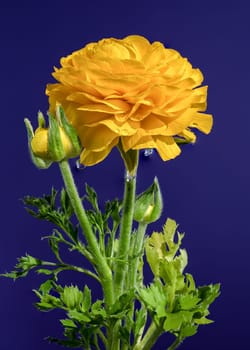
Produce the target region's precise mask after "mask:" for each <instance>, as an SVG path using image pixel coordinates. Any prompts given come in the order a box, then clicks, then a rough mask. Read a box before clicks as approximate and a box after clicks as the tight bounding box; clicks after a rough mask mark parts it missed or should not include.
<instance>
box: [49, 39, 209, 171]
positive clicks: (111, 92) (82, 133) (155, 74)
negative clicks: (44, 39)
mask: <svg viewBox="0 0 250 350" xmlns="http://www.w3.org/2000/svg"><path fill="white" fill-rule="evenodd" d="M53 76H54V78H55V79H56V80H57V81H58V83H55V84H48V86H47V89H46V93H47V95H48V96H49V102H50V108H51V110H54V109H55V105H56V103H57V102H59V103H60V104H61V105H62V106H63V108H64V110H65V113H66V115H67V118H68V119H69V121H70V122H71V123H72V125H73V126H74V127H75V128H76V130H77V133H78V135H79V138H80V140H81V144H82V146H83V151H82V153H81V163H83V164H85V165H94V164H96V163H98V162H100V161H102V160H103V159H104V158H105V157H106V156H107V155H108V154H109V152H110V151H111V149H112V148H113V147H115V146H117V145H118V143H119V144H121V145H122V148H123V150H124V152H127V151H129V150H139V149H144V148H154V149H156V150H157V151H158V153H159V155H160V157H161V158H162V159H163V160H164V161H166V160H169V159H173V158H175V157H176V156H178V155H179V154H180V148H179V146H178V144H177V138H178V139H180V138H181V139H184V140H186V141H188V142H195V138H196V137H195V134H194V133H193V132H192V131H191V130H190V128H197V129H199V130H200V131H202V132H204V133H209V132H210V130H211V127H212V116H211V115H208V114H204V113H202V112H204V111H205V110H206V99H207V87H206V86H200V85H201V83H202V81H203V75H202V73H201V71H200V70H199V69H195V68H193V67H192V65H191V64H190V63H189V61H188V60H187V59H186V58H184V57H182V56H181V55H180V54H179V53H178V52H177V51H175V50H173V49H168V48H165V47H164V46H163V44H161V43H160V42H154V43H152V44H151V43H150V42H149V41H148V40H147V39H146V38H144V37H142V36H137V35H131V36H128V37H126V38H124V39H121V40H119V39H114V38H110V39H103V40H100V41H99V42H96V43H90V44H88V45H86V46H85V47H84V48H83V49H80V50H78V51H75V52H73V53H72V54H71V55H69V56H67V57H63V58H62V59H61V68H59V69H57V68H55V71H54V73H53ZM176 137H177V138H176Z"/></svg>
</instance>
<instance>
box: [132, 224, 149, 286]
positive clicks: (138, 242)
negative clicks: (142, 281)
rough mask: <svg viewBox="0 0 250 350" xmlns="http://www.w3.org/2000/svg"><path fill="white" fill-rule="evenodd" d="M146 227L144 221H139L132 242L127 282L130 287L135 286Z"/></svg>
mask: <svg viewBox="0 0 250 350" xmlns="http://www.w3.org/2000/svg"><path fill="white" fill-rule="evenodd" d="M146 229H147V224H146V223H143V222H141V223H139V226H138V229H137V232H136V237H135V242H134V249H133V252H132V254H133V256H132V259H131V263H130V276H129V283H130V287H131V288H135V287H136V282H137V273H138V265H139V260H140V258H141V257H142V255H143V243H144V237H145V232H146Z"/></svg>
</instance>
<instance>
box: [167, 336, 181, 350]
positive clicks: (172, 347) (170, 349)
mask: <svg viewBox="0 0 250 350" xmlns="http://www.w3.org/2000/svg"><path fill="white" fill-rule="evenodd" d="M182 342H183V339H180V338H176V339H175V341H174V342H173V343H172V344H171V345H170V346H169V347H168V348H167V350H175V349H177V348H178V346H179V345H181V343H182Z"/></svg>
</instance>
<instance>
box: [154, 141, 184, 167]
mask: <svg viewBox="0 0 250 350" xmlns="http://www.w3.org/2000/svg"><path fill="white" fill-rule="evenodd" d="M155 143H156V149H157V151H158V153H159V155H160V157H161V158H162V159H163V160H164V161H166V160H170V159H174V158H175V157H177V156H178V155H179V154H180V153H181V150H180V147H179V146H178V145H177V144H176V142H175V141H174V139H173V137H169V136H161V137H157V138H156V141H155Z"/></svg>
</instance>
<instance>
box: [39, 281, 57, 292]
mask: <svg viewBox="0 0 250 350" xmlns="http://www.w3.org/2000/svg"><path fill="white" fill-rule="evenodd" d="M53 287H54V282H53V281H52V280H47V281H45V282H44V283H42V284H41V285H40V287H39V292H41V293H42V294H43V295H45V294H48V293H49V292H50V291H51V289H52V288H53Z"/></svg>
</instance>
